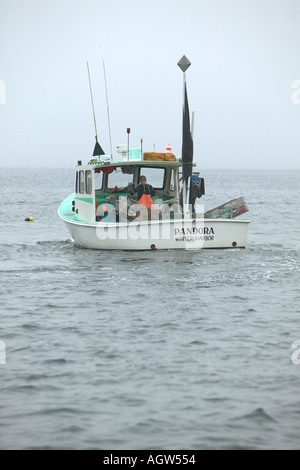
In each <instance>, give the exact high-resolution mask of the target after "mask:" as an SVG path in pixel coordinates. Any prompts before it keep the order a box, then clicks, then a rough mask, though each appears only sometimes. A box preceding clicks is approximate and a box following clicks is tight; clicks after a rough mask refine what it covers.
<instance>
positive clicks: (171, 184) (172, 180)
mask: <svg viewBox="0 0 300 470" xmlns="http://www.w3.org/2000/svg"><path fill="white" fill-rule="evenodd" d="M175 189H176V180H175V171H174V170H172V172H171V178H170V191H175Z"/></svg>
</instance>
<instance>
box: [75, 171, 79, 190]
mask: <svg viewBox="0 0 300 470" xmlns="http://www.w3.org/2000/svg"><path fill="white" fill-rule="evenodd" d="M75 193H78V171H76V183H75Z"/></svg>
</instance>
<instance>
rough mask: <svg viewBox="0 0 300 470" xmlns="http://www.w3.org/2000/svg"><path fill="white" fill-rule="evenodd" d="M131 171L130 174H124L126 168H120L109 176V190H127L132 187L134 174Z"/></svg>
mask: <svg viewBox="0 0 300 470" xmlns="http://www.w3.org/2000/svg"><path fill="white" fill-rule="evenodd" d="M125 168H126V167H125ZM128 168H130V167H128ZM129 171H130V170H129ZM129 171H128V173H127V172H124V167H123V170H122V168H120V167H118V168H117V169H116V170H115V171H113V172H112V173H110V174H109V175H108V180H107V188H108V189H114V188H115V187H116V186H117V187H118V188H119V189H121V188H127V187H128V186H131V185H132V184H133V176H134V174H133V172H129ZM130 173H131V174H130Z"/></svg>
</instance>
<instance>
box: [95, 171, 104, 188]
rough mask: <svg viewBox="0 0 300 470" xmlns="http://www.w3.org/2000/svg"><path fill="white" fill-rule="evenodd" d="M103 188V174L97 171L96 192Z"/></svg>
mask: <svg viewBox="0 0 300 470" xmlns="http://www.w3.org/2000/svg"><path fill="white" fill-rule="evenodd" d="M102 186H103V173H102V171H99V172H97V171H96V170H95V191H99V190H100V189H102Z"/></svg>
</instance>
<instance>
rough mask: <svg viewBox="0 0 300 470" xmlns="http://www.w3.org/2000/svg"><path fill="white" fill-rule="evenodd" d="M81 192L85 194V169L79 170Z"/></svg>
mask: <svg viewBox="0 0 300 470" xmlns="http://www.w3.org/2000/svg"><path fill="white" fill-rule="evenodd" d="M79 192H80V194H84V171H83V170H80V172H79Z"/></svg>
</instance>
